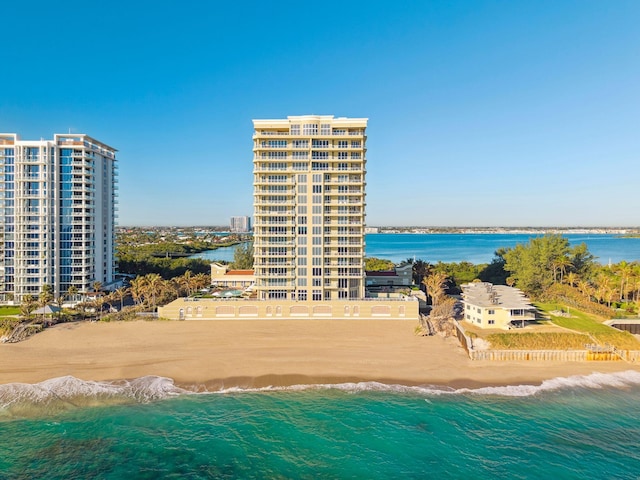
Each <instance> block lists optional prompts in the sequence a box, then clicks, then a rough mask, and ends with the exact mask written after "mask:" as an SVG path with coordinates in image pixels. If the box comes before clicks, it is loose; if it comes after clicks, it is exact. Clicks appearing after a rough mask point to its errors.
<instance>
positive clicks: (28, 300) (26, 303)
mask: <svg viewBox="0 0 640 480" xmlns="http://www.w3.org/2000/svg"><path fill="white" fill-rule="evenodd" d="M35 308H36V299H35V298H33V297H32V296H31V295H25V296H23V297H22V302H20V314H21V315H23V316H24V317H26V318H27V320H29V317H30V316H31V312H33V311H34V310H35Z"/></svg>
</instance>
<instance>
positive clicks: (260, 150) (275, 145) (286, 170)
mask: <svg viewBox="0 0 640 480" xmlns="http://www.w3.org/2000/svg"><path fill="white" fill-rule="evenodd" d="M253 125H254V134H253V166H254V168H253V172H254V178H253V184H254V268H255V276H256V290H257V292H258V297H259V298H261V299H290V300H333V299H348V298H351V299H353V298H362V297H364V286H365V282H364V226H365V212H364V207H365V188H364V187H365V173H366V169H365V165H366V148H365V143H366V138H367V137H366V134H365V130H366V127H367V119H366V118H334V117H333V116H326V115H308V116H295V117H287V119H284V120H254V121H253Z"/></svg>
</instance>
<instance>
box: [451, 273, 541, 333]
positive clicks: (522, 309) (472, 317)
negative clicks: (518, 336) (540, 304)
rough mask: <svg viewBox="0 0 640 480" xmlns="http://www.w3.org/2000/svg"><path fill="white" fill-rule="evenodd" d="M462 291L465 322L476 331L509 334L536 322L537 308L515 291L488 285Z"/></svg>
mask: <svg viewBox="0 0 640 480" xmlns="http://www.w3.org/2000/svg"><path fill="white" fill-rule="evenodd" d="M461 287H462V303H463V308H464V320H466V321H467V322H469V323H471V324H473V325H475V326H477V327H480V328H499V329H502V330H508V329H509V328H514V327H520V326H523V325H524V322H526V321H531V320H535V318H536V308H535V307H534V306H533V305H531V301H530V300H529V299H528V298H527V297H526V296H525V295H524V293H522V291H520V290H519V289H517V288H513V287H507V286H504V285H493V284H491V283H488V282H473V283H466V284H464V285H461Z"/></svg>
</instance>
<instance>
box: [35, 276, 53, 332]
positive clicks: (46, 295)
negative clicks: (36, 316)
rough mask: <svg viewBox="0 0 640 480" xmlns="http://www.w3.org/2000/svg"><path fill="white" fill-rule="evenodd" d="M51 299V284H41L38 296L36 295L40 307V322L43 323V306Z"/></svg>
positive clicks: (44, 313) (44, 314)
mask: <svg viewBox="0 0 640 480" xmlns="http://www.w3.org/2000/svg"><path fill="white" fill-rule="evenodd" d="M52 301H53V287H52V286H51V285H46V284H45V285H43V286H42V291H41V292H40V296H39V297H38V306H39V307H40V308H42V323H44V320H45V316H46V312H45V307H46V306H47V305H49V304H50V303H51V302H52Z"/></svg>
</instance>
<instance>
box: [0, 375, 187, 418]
mask: <svg viewBox="0 0 640 480" xmlns="http://www.w3.org/2000/svg"><path fill="white" fill-rule="evenodd" d="M183 393H187V391H186V390H183V389H181V388H179V387H176V386H175V385H174V382H173V380H172V379H170V378H165V377H156V376H146V377H140V378H136V379H133V380H118V381H114V382H94V381H86V380H80V379H78V378H75V377H72V376H65V377H58V378H52V379H50V380H45V381H44V382H40V383H36V384H29V383H9V384H5V385H0V415H1V416H8V417H14V416H33V415H42V414H51V413H56V412H59V411H65V410H69V409H72V408H77V407H86V406H98V405H112V404H120V403H132V402H137V403H144V402H150V401H154V400H161V399H164V398H168V397H171V396H176V395H180V394H183Z"/></svg>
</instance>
